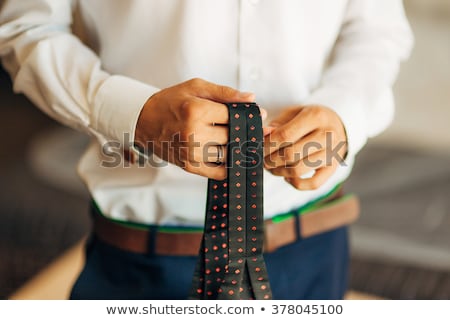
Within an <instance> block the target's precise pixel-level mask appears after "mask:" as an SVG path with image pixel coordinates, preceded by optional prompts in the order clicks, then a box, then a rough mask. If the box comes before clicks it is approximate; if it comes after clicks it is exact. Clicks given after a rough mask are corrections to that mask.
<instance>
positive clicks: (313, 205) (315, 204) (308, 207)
mask: <svg viewBox="0 0 450 320" xmlns="http://www.w3.org/2000/svg"><path fill="white" fill-rule="evenodd" d="M340 187H341V184H338V185H337V186H335V187H334V188H333V189H332V190H331V191H330V192H328V193H327V194H325V195H323V196H322V197H320V198H317V199H314V200H312V201H310V202H308V203H306V204H305V205H303V206H301V207H300V208H298V209H295V210H293V211H289V212H287V213H282V214H279V215H276V216H274V217H272V219H271V220H272V222H273V223H280V222H282V221H285V220H287V219H289V218H291V217H293V216H294V215H303V214H306V213H309V212H311V211H314V210H317V209H318V208H320V207H324V206H326V205H324V200H326V199H327V198H329V197H331V196H333V195H334V194H335V193H336V192H337V191H338V190H339V188H340ZM347 196H350V195H347ZM347 196H344V197H343V198H342V200H344V199H345V198H347ZM339 201H341V200H339ZM93 203H94V208H95V210H96V212H97V213H98V214H100V215H101V216H103V217H105V218H106V219H108V220H110V221H113V222H114V223H117V224H120V225H123V226H126V227H130V228H134V229H138V230H148V228H149V225H146V224H142V223H137V222H129V221H122V220H117V219H112V218H109V217H106V216H105V215H103V213H102V212H101V210H100V208H99V207H98V205H97V203H96V202H95V201H93ZM158 230H159V231H162V232H167V233H170V232H171V233H179V232H185V233H188V232H193V233H194V232H201V231H203V227H169V226H165V227H158Z"/></svg>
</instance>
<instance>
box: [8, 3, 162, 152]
mask: <svg viewBox="0 0 450 320" xmlns="http://www.w3.org/2000/svg"><path fill="white" fill-rule="evenodd" d="M70 24H71V5H70V1H56V2H55V1H43V0H39V1H36V0H35V1H23V2H17V1H7V2H6V3H5V5H4V8H3V10H2V13H1V16H0V56H1V58H2V62H3V65H4V66H5V68H6V69H7V70H8V71H9V73H10V75H11V77H12V79H13V82H14V90H15V91H16V92H20V93H23V94H25V95H26V96H27V97H28V98H29V99H30V100H31V101H32V102H33V103H35V104H36V105H37V106H38V107H40V108H41V109H42V110H43V111H44V112H46V113H47V114H48V115H50V116H51V117H53V118H55V119H57V120H58V121H60V122H62V123H64V124H67V125H69V126H71V127H74V128H77V129H79V130H82V131H85V132H88V133H90V134H92V135H94V136H96V137H97V138H99V139H100V140H103V141H105V140H115V141H119V142H122V143H124V138H125V137H126V136H127V135H128V136H129V137H131V139H132V137H134V129H135V126H136V121H137V118H138V116H139V112H140V111H141V109H142V107H143V105H144V103H145V101H146V100H147V99H148V97H150V96H151V95H152V94H153V93H155V92H156V91H158V89H157V88H154V87H151V86H148V85H145V84H143V83H140V82H138V81H135V80H133V79H129V78H126V77H122V76H116V75H111V74H110V73H108V72H106V71H105V70H103V69H102V67H101V62H100V59H99V57H98V56H97V55H96V54H95V53H94V52H93V51H92V50H90V49H89V48H88V47H86V46H85V45H84V44H83V43H82V42H81V41H80V40H79V39H78V38H77V37H75V36H74V35H73V34H71V32H70Z"/></svg>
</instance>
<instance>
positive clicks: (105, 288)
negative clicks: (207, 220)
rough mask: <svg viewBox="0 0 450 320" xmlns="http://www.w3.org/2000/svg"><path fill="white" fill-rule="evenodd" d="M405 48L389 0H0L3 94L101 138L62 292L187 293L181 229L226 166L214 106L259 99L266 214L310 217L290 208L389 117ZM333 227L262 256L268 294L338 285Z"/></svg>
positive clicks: (84, 168) (345, 164)
mask: <svg viewBox="0 0 450 320" xmlns="http://www.w3.org/2000/svg"><path fill="white" fill-rule="evenodd" d="M72 17H74V18H73V19H72ZM72 22H74V23H75V24H76V25H75V26H74V27H73V28H72V29H71V24H72ZM80 39H83V42H82V41H81V40H80ZM411 43H412V36H411V32H410V29H409V26H408V23H407V21H406V18H405V15H404V11H403V6H402V2H401V1H399V0H379V1H372V0H336V1H325V0H320V1H318V0H315V1H296V0H284V1H263V0H241V1H228V0H223V1H207V0H193V1H178V0H167V1H156V0H133V1H119V0H116V1H111V0H94V1H92V0H89V1H88V0H79V1H69V0H65V1H63V0H22V1H12V0H10V1H5V3H4V5H3V8H2V12H1V15H0V55H1V57H2V62H3V65H4V66H5V68H6V69H7V70H8V71H9V73H10V75H11V77H12V79H13V81H14V89H15V91H16V92H22V93H24V94H26V95H27V96H28V97H29V98H30V99H31V100H32V101H33V102H34V103H35V104H36V105H37V106H38V107H40V108H41V109H42V110H44V111H45V112H46V113H47V114H49V115H50V116H52V117H54V118H55V119H57V120H59V121H61V122H62V123H64V124H67V125H69V126H72V127H74V128H76V129H79V130H82V131H84V132H87V133H89V134H90V135H92V136H93V137H94V138H95V139H94V141H93V143H92V145H91V146H90V147H89V148H88V150H87V151H86V153H85V155H84V156H83V158H82V159H81V161H80V164H79V173H80V176H81V177H82V178H83V180H84V181H85V182H86V185H87V187H88V188H89V190H90V192H91V194H92V198H93V200H94V203H95V205H94V209H93V210H94V213H93V214H94V218H95V219H96V230H95V233H94V235H93V236H92V238H91V241H90V243H89V245H88V248H87V263H86V266H85V269H84V270H83V272H82V274H81V275H80V278H79V279H78V281H77V283H76V284H75V287H74V289H73V292H72V298H79V299H97V298H100V299H108V298H112V299H141V298H142V299H183V298H186V297H187V296H188V293H189V288H190V286H191V279H192V275H193V272H194V267H195V263H196V260H197V258H196V256H195V255H193V254H192V252H191V251H193V252H196V250H198V247H195V246H194V248H192V246H189V247H186V246H185V247H183V246H182V244H183V242H184V240H182V241H181V244H180V241H178V240H176V239H187V236H186V234H189V232H192V231H193V232H198V230H199V229H200V230H201V228H202V226H203V223H204V211H205V208H204V204H205V200H206V181H207V179H206V178H212V179H217V180H221V179H223V178H225V177H226V165H227V164H226V161H225V159H226V148H225V147H224V146H225V145H226V144H227V139H228V128H227V124H228V114H227V109H226V107H225V105H224V104H223V103H228V102H252V101H255V100H256V101H257V102H258V103H259V104H260V105H261V106H262V107H263V114H265V113H267V114H268V118H269V119H270V121H267V124H266V128H265V134H266V136H265V144H264V152H265V158H264V166H265V168H266V169H267V172H266V174H265V176H264V179H265V180H264V213H265V219H266V221H267V224H269V222H270V223H272V224H273V223H274V221H276V220H277V219H278V218H280V217H285V216H289V218H288V219H289V221H291V222H292V221H294V220H295V221H297V220H299V222H298V223H306V219H303V216H302V217H301V219H296V218H295V217H298V216H297V213H298V212H299V211H302V210H303V209H304V208H306V207H307V206H308V205H310V204H311V203H313V204H317V205H319V204H320V202H321V201H322V202H323V201H331V200H332V198H336V197H337V193H336V192H334V190H336V189H339V185H340V184H341V183H342V182H343V181H344V180H345V179H346V178H347V177H348V175H349V174H350V172H351V167H352V164H353V162H354V159H355V156H356V155H357V153H358V152H359V151H360V150H361V148H362V147H363V146H364V144H365V143H366V141H367V139H368V138H370V137H372V136H374V135H376V134H378V133H380V132H381V131H383V129H384V128H385V127H386V126H387V125H388V124H389V123H390V121H391V118H392V115H393V99H392V92H391V87H392V84H393V82H394V80H395V77H396V74H397V71H398V67H399V64H400V62H401V61H402V60H403V59H405V58H406V57H407V55H408V53H409V50H410V47H411ZM189 79H191V80H189ZM136 149H138V150H139V151H140V152H136ZM117 150H122V151H123V153H124V154H125V155H127V157H126V158H127V159H128V160H130V162H127V161H125V160H123V159H121V161H120V163H118V162H117V161H116V160H117V157H116V156H117ZM142 153H145V154H146V155H147V156H148V157H150V159H148V161H144V162H145V163H144V164H143V161H135V160H136V157H137V155H139V154H142ZM161 159H162V160H164V161H163V162H161V161H159V160H161ZM343 159H345V161H343ZM122 160H123V161H122ZM140 160H142V157H141V159H140ZM288 213H289V214H288ZM308 214H310V216H312V215H313V214H314V212H311V213H308ZM344 214H345V212H341V213H338V214H337V215H336V214H335V215H334V216H333V217H336V216H337V217H338V219H336V220H339V215H342V216H345V215H344ZM304 216H305V217H306V216H307V215H306V214H305V215H304ZM328 219H330V214H327V215H326V216H325V217H324V218H322V221H320V222H319V223H318V224H316V226H313V227H311V228H313V229H314V228H316V227H317V226H320V225H326V224H327V223H328ZM303 220H305V222H303ZM330 221H331V220H330ZM333 226H334V227H333V228H332V230H329V229H326V228H324V229H323V230H319V232H315V233H314V235H311V236H308V237H302V234H300V235H299V237H298V239H297V238H296V239H297V240H293V241H290V242H289V243H283V245H282V246H279V247H276V248H275V249H274V250H269V249H268V250H267V252H266V254H265V259H266V264H267V268H268V273H269V278H270V282H271V286H272V290H273V296H274V298H275V299H339V298H342V297H343V295H344V293H345V291H346V281H347V271H348V270H347V267H348V240H347V226H346V223H345V219H341V220H339V221H338V222H337V223H336V224H334V225H333ZM164 230H165V231H164ZM167 230H168V231H167ZM270 230H271V229H270V228H269V227H267V230H266V233H267V238H270V239H273V240H272V242H277V241H278V240H279V239H282V238H283V237H284V236H285V235H284V234H283V233H284V232H273V231H270ZM296 230H297V231H298V230H299V229H298V227H297V229H296ZM301 230H303V229H301ZM164 232H165V233H164ZM163 235H165V237H164V239H163ZM136 239H141V240H139V241H138V240H136ZM142 239H145V242H146V243H142V241H144V240H142ZM280 241H281V240H280ZM137 242H139V243H137ZM269 242H270V241H268V246H267V248H269V247H271V246H272V243H269ZM278 242H279V241H278ZM162 247H164V248H165V249H164V250H163V249H162ZM182 247H183V248H184V249H183V250H181V249H179V248H182ZM178 251H181V253H180V252H178Z"/></svg>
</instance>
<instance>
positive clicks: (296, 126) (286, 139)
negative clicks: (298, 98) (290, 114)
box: [264, 108, 318, 155]
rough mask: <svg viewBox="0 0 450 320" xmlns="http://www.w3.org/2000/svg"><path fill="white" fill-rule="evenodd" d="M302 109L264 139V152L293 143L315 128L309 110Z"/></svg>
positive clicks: (314, 122)
mask: <svg viewBox="0 0 450 320" xmlns="http://www.w3.org/2000/svg"><path fill="white" fill-rule="evenodd" d="M306 110H308V108H304V109H302V110H301V111H300V112H298V113H297V115H296V116H295V117H294V118H293V119H291V120H290V121H288V122H287V123H285V124H283V125H281V126H279V127H276V128H275V129H274V130H273V131H272V133H271V134H270V135H268V136H267V137H266V139H265V143H264V154H265V155H269V154H271V153H273V152H276V151H278V150H279V149H280V148H283V147H286V146H287V145H290V144H294V143H295V142H297V141H298V140H299V139H301V138H302V137H304V136H306V135H307V134H309V133H311V132H313V131H314V130H316V129H317V127H318V126H317V122H316V121H314V118H313V115H312V114H311V112H309V111H306Z"/></svg>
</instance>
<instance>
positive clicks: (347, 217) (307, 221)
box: [94, 194, 359, 256]
mask: <svg viewBox="0 0 450 320" xmlns="http://www.w3.org/2000/svg"><path fill="white" fill-rule="evenodd" d="M358 216H359V201H358V198H357V197H356V196H355V195H353V194H349V195H345V196H343V197H337V198H336V197H333V198H331V199H327V201H326V202H325V203H323V204H322V205H321V206H319V207H318V208H317V209H315V210H313V211H311V212H308V213H305V214H302V215H300V216H299V220H300V221H299V223H298V222H297V221H296V218H295V217H294V215H292V216H291V217H289V218H287V219H285V220H283V221H281V222H277V223H275V222H273V221H272V220H266V221H265V231H264V233H265V239H264V251H265V252H273V251H275V250H276V249H278V248H280V247H282V246H285V245H288V244H290V243H293V242H295V241H296V240H297V239H298V235H300V237H301V238H308V237H311V236H314V235H317V234H320V233H323V232H327V231H331V230H334V229H336V228H339V227H343V226H345V225H349V224H351V223H353V222H354V221H355V220H356V219H357V218H358ZM296 229H297V230H296ZM152 232H153V234H152ZM94 233H95V234H96V236H97V237H98V238H99V239H100V240H101V241H103V242H105V243H107V244H109V245H111V246H114V247H117V248H119V249H123V250H126V251H131V252H134V253H140V254H148V253H149V252H151V251H152V252H154V253H155V254H158V255H171V256H197V255H198V251H199V247H200V242H201V239H202V231H201V230H200V231H185V232H168V231H162V230H157V229H155V230H153V229H150V230H142V229H139V228H136V227H133V226H128V225H124V224H121V223H118V222H115V221H112V220H110V219H107V218H106V217H104V216H103V215H101V214H99V213H96V214H95V215H94ZM152 241H153V243H152ZM150 247H151V248H152V249H149V248H150Z"/></svg>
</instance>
